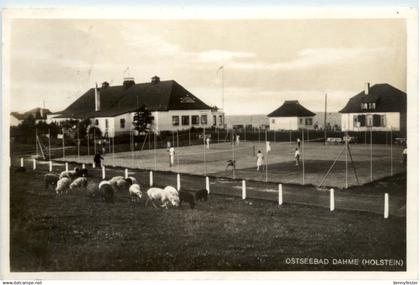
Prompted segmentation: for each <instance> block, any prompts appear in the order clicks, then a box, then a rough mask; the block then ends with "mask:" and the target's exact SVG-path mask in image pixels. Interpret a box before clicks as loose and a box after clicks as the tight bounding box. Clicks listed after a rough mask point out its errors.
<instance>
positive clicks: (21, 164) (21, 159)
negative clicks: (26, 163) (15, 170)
mask: <svg viewBox="0 0 420 285" xmlns="http://www.w3.org/2000/svg"><path fill="white" fill-rule="evenodd" d="M20 167H23V157H21V158H20Z"/></svg>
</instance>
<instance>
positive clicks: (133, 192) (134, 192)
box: [128, 184, 143, 202]
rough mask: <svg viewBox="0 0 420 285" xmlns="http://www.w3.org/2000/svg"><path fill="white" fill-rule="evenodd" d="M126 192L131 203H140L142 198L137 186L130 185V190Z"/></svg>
mask: <svg viewBox="0 0 420 285" xmlns="http://www.w3.org/2000/svg"><path fill="white" fill-rule="evenodd" d="M128 192H129V193H130V198H131V202H140V201H141V197H142V196H143V195H142V193H141V190H140V185H139V184H132V185H131V186H130V188H129V189H128Z"/></svg>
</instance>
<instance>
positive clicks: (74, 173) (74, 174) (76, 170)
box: [59, 167, 80, 179]
mask: <svg viewBox="0 0 420 285" xmlns="http://www.w3.org/2000/svg"><path fill="white" fill-rule="evenodd" d="M79 172H80V170H79V168H77V167H75V168H74V170H69V171H62V172H61V173H60V176H59V178H60V179H61V178H63V177H67V178H75V177H79Z"/></svg>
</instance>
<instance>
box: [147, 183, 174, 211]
mask: <svg viewBox="0 0 420 285" xmlns="http://www.w3.org/2000/svg"><path fill="white" fill-rule="evenodd" d="M165 188H166V187H165ZM174 189H175V188H174ZM175 191H176V190H175ZM149 202H151V203H152V206H153V207H155V208H156V207H157V206H156V204H155V202H158V203H159V204H160V207H162V208H166V209H167V208H168V206H172V207H178V206H179V196H178V195H175V194H174V193H173V192H172V189H161V188H156V187H152V188H150V189H149V190H147V201H146V206H147V205H148V204H149Z"/></svg>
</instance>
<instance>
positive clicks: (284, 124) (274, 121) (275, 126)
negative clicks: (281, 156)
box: [269, 117, 298, 131]
mask: <svg viewBox="0 0 420 285" xmlns="http://www.w3.org/2000/svg"><path fill="white" fill-rule="evenodd" d="M269 122H270V130H271V131H277V130H297V129H298V118H297V117H271V118H269Z"/></svg>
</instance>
